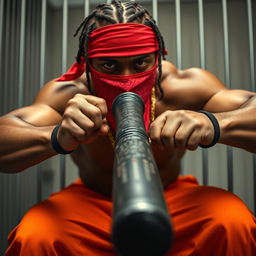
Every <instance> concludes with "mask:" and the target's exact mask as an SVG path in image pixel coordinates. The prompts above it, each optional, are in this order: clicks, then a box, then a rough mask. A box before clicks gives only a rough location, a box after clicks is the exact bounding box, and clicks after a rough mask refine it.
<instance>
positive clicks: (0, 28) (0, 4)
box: [0, 0, 4, 114]
mask: <svg viewBox="0 0 256 256" xmlns="http://www.w3.org/2000/svg"><path fill="white" fill-rule="evenodd" d="M3 16H4V0H0V38H1V39H0V56H1V58H2V57H3V50H2V47H3V26H4V25H3V23H4V17H3ZM2 63H3V60H1V61H0V77H1V79H2V77H3V76H2V72H3V69H2ZM0 108H1V104H0ZM1 112H2V111H0V114H1Z"/></svg>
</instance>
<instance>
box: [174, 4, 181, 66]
mask: <svg viewBox="0 0 256 256" xmlns="http://www.w3.org/2000/svg"><path fill="white" fill-rule="evenodd" d="M180 13H181V12H180V0H175V14H176V44H177V45H176V56H177V61H176V62H177V64H176V66H177V67H178V68H179V69H181V67H182V61H181V59H182V55H181V17H180V16H181V15H180Z"/></svg>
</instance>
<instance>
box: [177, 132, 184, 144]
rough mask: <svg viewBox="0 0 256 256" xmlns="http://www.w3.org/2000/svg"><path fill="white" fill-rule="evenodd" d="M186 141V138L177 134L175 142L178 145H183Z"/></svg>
mask: <svg viewBox="0 0 256 256" xmlns="http://www.w3.org/2000/svg"><path fill="white" fill-rule="evenodd" d="M183 141H184V138H183V136H182V135H181V134H176V136H175V142H176V144H177V145H181V144H182V143H183Z"/></svg>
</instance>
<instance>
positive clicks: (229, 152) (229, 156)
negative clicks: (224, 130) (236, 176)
mask: <svg viewBox="0 0 256 256" xmlns="http://www.w3.org/2000/svg"><path fill="white" fill-rule="evenodd" d="M222 15H223V32H224V62H225V84H226V86H227V87H228V88H230V87H231V86H230V63H229V37H228V12H227V1H226V0H222ZM227 171H228V190H229V191H231V192H232V191H233V154H232V148H231V147H229V146H228V147H227Z"/></svg>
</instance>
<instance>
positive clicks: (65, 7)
mask: <svg viewBox="0 0 256 256" xmlns="http://www.w3.org/2000/svg"><path fill="white" fill-rule="evenodd" d="M62 3H63V5H62V13H63V16H62V22H63V24H62V74H63V73H65V72H66V70H67V49H68V0H63V2H62ZM65 181H66V157H65V156H64V155H61V156H60V187H61V188H64V187H65Z"/></svg>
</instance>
